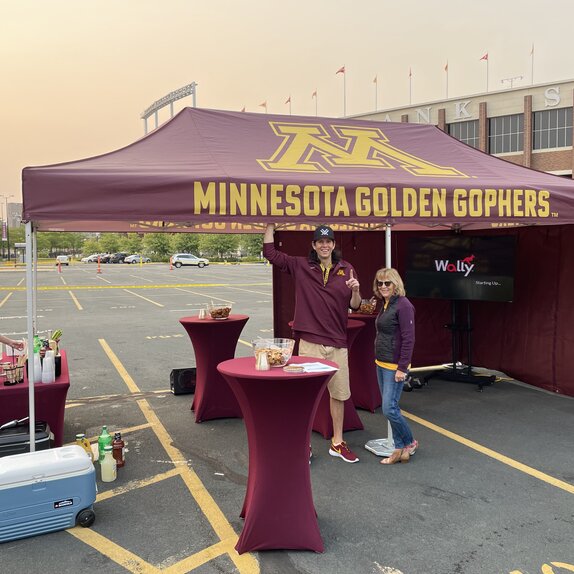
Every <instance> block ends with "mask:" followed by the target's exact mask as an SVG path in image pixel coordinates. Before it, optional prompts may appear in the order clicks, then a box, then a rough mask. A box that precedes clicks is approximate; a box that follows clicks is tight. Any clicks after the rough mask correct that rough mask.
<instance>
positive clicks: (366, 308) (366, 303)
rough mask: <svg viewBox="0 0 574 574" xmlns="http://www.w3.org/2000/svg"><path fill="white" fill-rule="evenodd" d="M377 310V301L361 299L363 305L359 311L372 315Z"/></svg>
mask: <svg viewBox="0 0 574 574" xmlns="http://www.w3.org/2000/svg"><path fill="white" fill-rule="evenodd" d="M376 310H377V302H376V301H373V300H372V299H361V306H360V307H359V310H358V311H357V313H361V314H362V315H372V314H373V313H375V312H376Z"/></svg>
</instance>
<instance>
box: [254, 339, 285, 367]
mask: <svg viewBox="0 0 574 574" xmlns="http://www.w3.org/2000/svg"><path fill="white" fill-rule="evenodd" d="M293 347H295V339H255V341H253V353H254V354H255V359H257V356H258V355H259V354H260V353H267V362H268V363H269V366H270V367H284V366H285V365H286V364H287V361H289V359H290V358H291V355H292V354H293Z"/></svg>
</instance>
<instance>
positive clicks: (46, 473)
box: [0, 445, 97, 542]
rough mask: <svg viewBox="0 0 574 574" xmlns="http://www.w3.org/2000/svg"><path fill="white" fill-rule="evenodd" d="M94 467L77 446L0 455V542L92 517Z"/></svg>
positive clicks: (87, 521)
mask: <svg viewBox="0 0 574 574" xmlns="http://www.w3.org/2000/svg"><path fill="white" fill-rule="evenodd" d="M96 493H97V490H96V470H95V468H94V465H93V463H92V461H91V460H90V458H89V457H88V456H87V455H86V451H85V450H84V449H83V448H81V447H79V446H77V445H70V446H63V447H59V448H54V449H50V450H44V451H37V452H27V453H23V454H16V455H11V456H6V457H3V458H2V459H0V542H7V541H8V540H17V539H18V538H26V537H28V536H36V535H37V534H44V533H46V532H54V531H56V530H64V529H66V528H71V527H73V526H75V525H76V524H80V525H81V526H91V525H92V524H93V522H94V520H95V514H94V510H93V504H94V502H95V501H96Z"/></svg>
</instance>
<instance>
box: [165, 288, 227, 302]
mask: <svg viewBox="0 0 574 574" xmlns="http://www.w3.org/2000/svg"><path fill="white" fill-rule="evenodd" d="M176 291H183V292H184V293H191V294H192V295H199V296H200V297H210V295H206V294H205V293H197V292H196V291H191V290H189V289H182V288H181V287H176ZM214 299H217V300H218V301H224V302H225V303H231V304H232V305H233V303H235V301H230V300H229V299H222V298H221V297H214Z"/></svg>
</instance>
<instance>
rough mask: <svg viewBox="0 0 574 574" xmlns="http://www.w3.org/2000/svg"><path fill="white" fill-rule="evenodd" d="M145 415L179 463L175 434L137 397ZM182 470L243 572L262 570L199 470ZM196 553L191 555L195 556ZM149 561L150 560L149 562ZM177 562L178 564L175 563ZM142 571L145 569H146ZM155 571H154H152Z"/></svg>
mask: <svg viewBox="0 0 574 574" xmlns="http://www.w3.org/2000/svg"><path fill="white" fill-rule="evenodd" d="M99 343H100V345H101V346H102V348H103V349H104V352H105V353H106V355H107V356H108V358H109V359H110V361H111V362H112V364H113V365H114V367H115V368H116V370H117V371H118V373H119V375H120V376H121V378H122V379H123V381H124V383H125V384H126V386H127V387H128V389H129V390H130V391H131V392H133V393H139V392H140V389H139V388H138V386H137V385H136V383H135V382H134V380H133V379H132V377H131V376H130V375H129V373H128V372H127V371H126V369H125V367H124V366H123V365H122V363H121V362H120V360H119V359H118V357H117V356H116V354H115V353H114V352H113V351H112V349H111V348H110V346H109V345H108V343H107V342H106V341H105V340H104V339H99ZM137 404H138V406H139V407H140V409H141V411H142V413H143V415H144V417H145V419H146V420H147V421H148V422H149V423H150V425H151V427H152V430H153V432H154V433H155V435H156V436H157V438H158V439H159V441H160V443H161V445H162V446H163V448H164V449H165V451H166V453H167V454H168V456H169V458H170V459H171V461H172V462H173V463H174V464H178V461H181V460H183V459H184V456H183V454H182V453H181V451H180V450H179V449H177V448H176V447H174V446H173V441H172V439H171V436H170V435H169V433H168V432H167V430H166V429H165V427H164V426H163V424H162V423H161V421H160V420H159V419H158V417H157V415H156V414H155V412H154V411H153V409H152V408H151V406H150V404H149V403H148V401H147V400H146V399H140V400H138V401H137ZM179 472H180V474H181V477H182V479H183V481H184V483H185V484H186V485H187V488H188V490H189V491H190V493H191V494H192V496H193V497H194V499H195V501H196V502H197V504H198V506H199V507H200V508H201V510H202V512H203V514H204V515H205V517H206V518H207V520H208V521H209V523H210V524H211V527H212V528H213V530H214V531H215V533H216V534H217V535H218V537H219V539H220V540H221V541H222V542H227V544H228V545H229V546H228V555H229V558H230V559H231V560H232V561H233V563H234V564H235V566H236V567H237V569H238V570H239V572H240V574H258V573H259V564H258V562H257V560H256V559H255V558H254V557H253V556H252V555H251V554H249V553H245V554H242V555H239V554H237V552H236V551H235V550H234V549H233V546H234V545H235V544H236V543H237V538H238V537H237V534H236V533H235V531H234V530H233V527H232V526H231V524H230V523H229V521H228V520H227V518H226V517H225V515H224V514H223V512H222V511H221V509H220V508H219V506H217V503H216V502H215V500H214V499H213V497H212V496H211V494H210V493H209V492H208V490H207V489H206V488H205V486H204V484H203V483H202V482H201V479H200V478H199V476H198V475H197V474H196V473H195V471H194V470H193V469H192V468H191V467H189V466H182V467H180V468H179ZM191 558H193V557H189V559H191ZM146 564H147V563H146ZM175 566H176V565H174V567H175ZM142 572H145V571H143V570H142ZM150 572H151V571H150Z"/></svg>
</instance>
